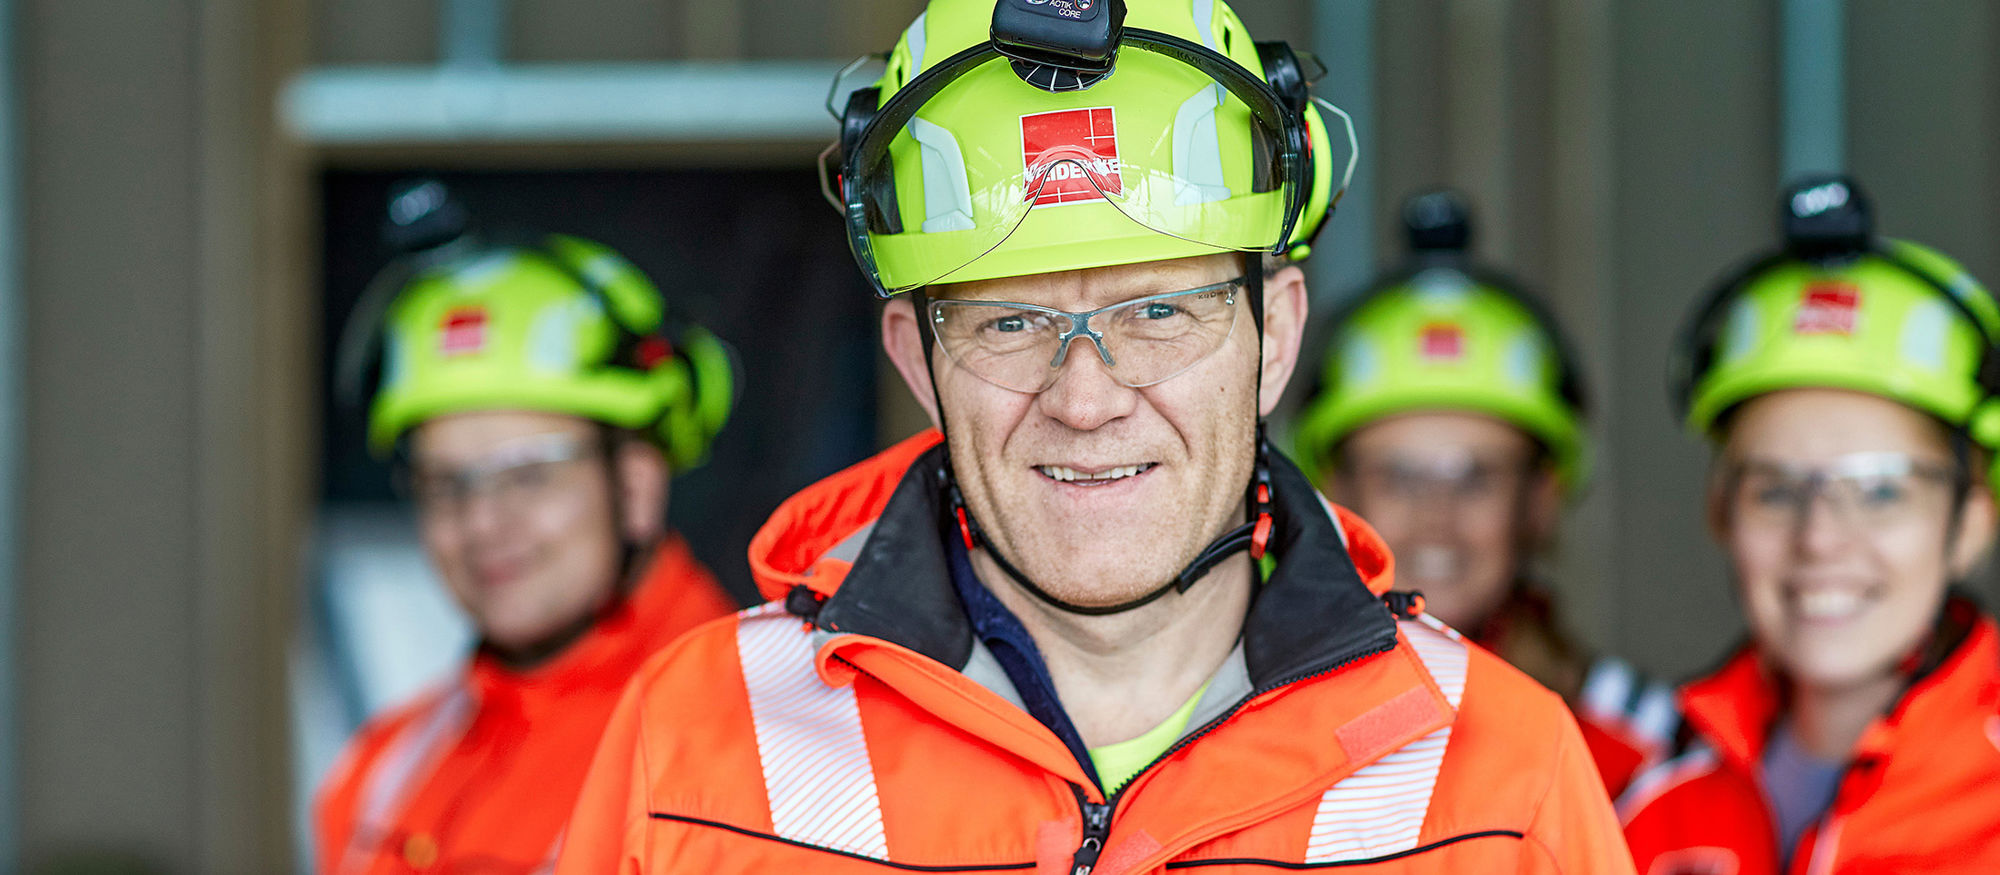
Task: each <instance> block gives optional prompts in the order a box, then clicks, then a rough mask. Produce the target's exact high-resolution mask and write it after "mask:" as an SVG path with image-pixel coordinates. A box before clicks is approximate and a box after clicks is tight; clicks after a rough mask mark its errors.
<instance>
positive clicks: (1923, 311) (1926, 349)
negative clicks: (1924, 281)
mask: <svg viewBox="0 0 2000 875" xmlns="http://www.w3.org/2000/svg"><path fill="white" fill-rule="evenodd" d="M1951 323H1952V310H1951V307H1950V306H1949V305H1947V304H1945V303H1944V302H1943V301H1936V300H1924V301H1919V302H1917V303H1916V305H1914V306H1912V307H1911V308H1910V314H1909V315H1908V316H1906V317H1904V319H1903V336H1902V338H1901V340H1900V341H1899V344H1900V350H1901V355H1902V357H1903V360H1904V361H1907V362H1909V363H1911V364H1914V365H1918V366H1921V367H1924V368H1927V369H1929V370H1933V371H1943V370H1944V351H1945V344H1947V343H1949V342H1950V337H1951Z"/></svg>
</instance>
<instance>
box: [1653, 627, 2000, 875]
mask: <svg viewBox="0 0 2000 875" xmlns="http://www.w3.org/2000/svg"><path fill="white" fill-rule="evenodd" d="M1955 609H1957V610H1963V611H1965V612H1966V613H1968V614H1970V613H1972V609H1971V608H1970V606H1969V605H1967V604H1965V603H1963V602H1960V603H1957V604H1956V608H1955ZM1681 699H1682V709H1683V711H1684V712H1685V713H1686V717H1687V722H1688V725H1689V726H1690V727H1691V728H1692V729H1693V730H1694V736H1693V739H1692V741H1691V743H1690V744H1689V745H1688V746H1687V748H1686V750H1685V752H1683V753H1681V754H1679V755H1678V756H1676V757H1675V758H1673V759H1671V760H1668V761H1667V762H1665V763H1662V764H1661V765H1659V766H1657V767H1655V768H1654V769H1652V770H1650V771H1648V772H1647V773H1646V774H1644V775H1642V776H1641V777H1640V778H1639V779H1638V780H1637V781H1636V782H1634V783H1633V785H1632V789H1631V790H1629V791H1627V793H1626V795H1625V797H1624V798H1623V799H1621V800H1620V801H1619V809H1620V812H1621V814H1622V815H1623V816H1624V819H1625V835H1626V838H1627V839H1629V840H1630V841H1631V843H1632V850H1633V853H1634V855H1635V856H1636V857H1637V860H1638V865H1639V871H1640V872H1643V873H1647V875H1776V873H1779V872H1788V873H1794V875H1874V873H1885V875H1886V873H1902V872H1925V873H1966V875H1971V873H1993V872H2000V634H1996V631H1995V628H1994V624H1993V621H1992V620H1991V619H1989V618H1985V617H1979V618H1978V619H1977V620H1976V621H1975V622H1974V624H1973V626H1972V630H1971V632H1970V633H1969V634H1968V635H1967V636H1966V638H1965V640H1964V641H1963V642H1961V643H1960V644H1958V646H1957V647H1955V648H1954V649H1953V650H1952V651H1951V653H1950V654H1949V655H1948V656H1947V657H1945V659H1944V660H1943V661H1942V662H1940V663H1939V664H1938V666H1937V668H1936V669H1934V670H1932V671H1931V672H1929V673H1928V674H1926V675H1924V676H1922V677H1921V678H1920V679H1918V680H1917V681H1916V682H1915V683H1914V684H1913V685H1912V686H1911V687H1910V689H1909V691H1908V692H1907V693H1905V694H1904V696H1903V698H1902V699H1901V700H1900V701H1898V703H1897V704H1896V705H1895V707H1894V708H1892V709H1891V710H1890V712H1889V713H1888V714H1887V715H1885V716H1883V717H1881V718H1879V719H1877V720H1876V721H1875V722H1874V723H1873V724H1872V725H1870V726H1869V727H1868V729H1867V730H1866V731H1865V732H1864V734H1863V735H1862V737H1861V741H1860V743H1859V744H1857V745H1856V746H1855V749H1854V753H1853V756H1852V758H1851V759H1850V761H1849V765H1848V769H1847V772H1846V774H1845V775H1843V776H1842V778H1841V782H1840V786H1839V789H1838V790H1836V791H1835V795H1834V800H1833V804H1832V806H1831V808H1830V809H1829V810H1828V811H1827V812H1826V814H1825V815H1824V816H1823V817H1822V818H1821V819H1820V820H1819V821H1818V822H1817V824H1816V825H1814V826H1810V827H1808V828H1807V829H1806V832H1805V834H1804V835H1803V836H1801V837H1800V839H1799V844H1798V846H1797V847H1796V848H1794V849H1792V853H1791V862H1790V865H1789V866H1788V867H1787V868H1783V869H1781V868H1780V863H1779V860H1780V854H1779V849H1778V834H1777V833H1778V828H1777V825H1776V824H1777V818H1776V816H1775V815H1774V814H1772V812H1771V809H1770V805H1769V803H1768V802H1766V801H1765V800H1766V797H1765V790H1764V789H1763V785H1762V778H1761V771H1760V768H1759V764H1760V763H1761V762H1762V760H1763V754H1764V745H1765V742H1766V740H1767V739H1768V737H1769V734H1770V729H1771V727H1772V726H1773V725H1774V724H1775V723H1776V722H1777V720H1778V719H1779V716H1780V707H1781V706H1780V693H1779V685H1778V683H1777V681H1776V679H1774V678H1773V677H1772V676H1771V673H1770V672H1769V671H1768V670H1767V669H1766V668H1765V667H1764V665H1763V664H1762V660H1761V659H1759V658H1758V656H1757V654H1756V653H1755V652H1754V651H1753V650H1745V651H1743V652H1741V653H1739V654H1737V655H1736V656H1735V657H1734V658H1732V659H1731V660H1730V661H1729V663H1728V664H1727V665H1726V666H1724V667H1723V669H1722V670H1721V671H1720V672H1717V673H1716V674H1714V675H1711V676H1709V677H1708V678H1705V679H1703V680H1700V681H1697V682H1695V683H1693V684H1691V685H1689V686H1688V687H1687V688H1686V689H1685V690H1683V691H1682V694H1681Z"/></svg>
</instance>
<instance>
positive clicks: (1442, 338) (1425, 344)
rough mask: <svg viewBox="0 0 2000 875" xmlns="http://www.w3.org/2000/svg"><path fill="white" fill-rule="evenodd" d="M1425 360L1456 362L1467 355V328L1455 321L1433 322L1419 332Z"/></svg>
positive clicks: (1419, 344) (1419, 345) (1419, 346)
mask: <svg viewBox="0 0 2000 875" xmlns="http://www.w3.org/2000/svg"><path fill="white" fill-rule="evenodd" d="M1418 349H1419V351H1420V352H1421V354H1422V355H1423V358H1424V361H1429V362H1437V361H1450V362H1455V361H1458V360H1459V359H1462V358H1464V357H1465V329H1464V328H1461V327H1459V325H1458V324H1457V323H1454V322H1433V323H1431V324H1429V325H1426V326H1424V330H1423V331H1422V332H1421V333H1420V334H1418Z"/></svg>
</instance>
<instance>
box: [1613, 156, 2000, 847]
mask: <svg viewBox="0 0 2000 875" xmlns="http://www.w3.org/2000/svg"><path fill="white" fill-rule="evenodd" d="M1783 218H1784V226H1785V246H1784V248H1783V249H1782V250H1781V251H1780V252H1778V253H1776V254H1774V255H1771V256H1767V257H1765V258H1762V259H1759V260H1758V261H1756V262H1755V263H1753V264H1752V265H1751V266H1750V267H1748V268H1747V269H1744V270H1742V271H1740V272H1738V273H1736V274H1734V275H1732V276H1731V277H1730V278H1729V279H1727V280H1725V281H1724V282H1722V283H1721V284H1720V285H1719V286H1718V287H1717V288H1716V289H1715V290H1714V291H1713V292H1712V293H1711V294H1710V295H1709V296H1708V298H1707V299H1706V301H1704V302H1702V303H1700V304H1699V305H1698V306H1697V307H1696V309H1695V310H1694V313H1693V315H1692V317H1691V318H1690V320H1689V322H1688V324H1687V325H1686V326H1685V327H1684V329H1683V333H1682V336H1681V342H1680V346H1679V349H1678V355H1679V366H1678V367H1677V369H1676V395H1677V397H1676V399H1675V400H1676V401H1677V402H1679V404H1680V406H1681V410H1682V412H1683V414H1684V415H1685V417H1686V422H1687V425H1688V427H1689V428H1690V429H1692V430H1693V431H1695V432H1697V433H1699V434H1702V435H1705V436H1707V437H1708V438H1709V439H1710V440H1712V441H1713V444H1714V447H1715V454H1714V461H1713V463H1712V465H1711V473H1710V479H1709V488H1708V507H1707V516H1708V522H1709V527H1710V529H1711V531H1712V532H1713V533H1714V536H1715V539H1716V540H1717V542H1719V543H1720V544H1721V545H1722V547H1723V549H1724V550H1725V551H1726V552H1727V553H1728V555H1729V560H1730V564H1731V566H1732V570H1733V574H1734V577H1735V587H1734V589H1735V596H1736V600H1737V602H1738V604H1739V606H1740V607H1741V609H1742V611H1743V616H1744V619H1745V621H1746V622H1747V623H1748V626H1749V631H1750V640H1749V642H1748V643H1747V644H1746V645H1744V646H1743V647H1742V648H1741V649H1740V650H1739V651H1738V652H1737V653H1736V654H1735V655H1733V656H1731V657H1730V658H1729V659H1728V661H1727V662H1726V663H1724V664H1723V666H1722V668H1721V669H1720V670H1719V671H1717V672H1715V673H1714V674H1711V675H1709V676H1707V677H1705V678H1703V679H1701V680H1698V681H1696V682H1694V683H1693V684H1690V685H1689V686H1687V687H1686V688H1685V689H1683V691H1682V693H1681V700H1682V709H1683V711H1684V713H1685V714H1686V720H1687V723H1688V726H1689V727H1690V728H1691V730H1692V732H1691V733H1688V738H1687V740H1686V746H1685V749H1684V751H1682V752H1680V753H1679V754H1678V755H1677V756H1676V757H1675V758H1674V759H1672V760H1670V761H1668V762H1666V763H1663V764H1662V765H1660V766H1658V767H1656V768H1654V769H1653V770H1651V771H1649V772H1648V773H1647V774H1645V775H1643V776H1641V777H1640V778H1639V779H1638V780H1637V781H1636V782H1635V783H1634V784H1633V787H1632V789H1631V790H1630V791H1629V792H1628V794H1627V796H1626V797H1625V798H1624V799H1623V800H1621V811H1622V813H1623V816H1624V819H1625V824H1626V835H1627V836H1628V838H1629V839H1630V840H1631V844H1632V849H1633V851H1634V853H1635V854H1636V855H1637V857H1638V862H1639V868H1640V871H1642V872H1649V873H1658V875H1681V873H1687V875H1695V873H1704V875H1705V873H1740V875H1764V873H1779V872H1792V873H1823V872H1824V873H1837V872H1965V873H1971V872H1981V873H1987V872H1996V871H2000V717H1996V711H1997V710H2000V635H1996V631H1995V626H1994V622H1993V620H1992V619H1991V618H1990V617H1989V616H1987V615H1986V614H1984V613H1983V612H1982V611H1981V610H1980V608H1979V607H1978V606H1976V605H1975V604H1974V603H1973V602H1972V601H1971V599H1970V598H1968V597H1967V596H1965V595H1963V594H1962V593H1961V592H1960V591H1958V590H1957V589H1956V588H1955V587H1954V586H1953V585H1954V584H1955V583H1958V582H1961V581H1964V580H1965V579H1967V577H1968V576H1969V575H1971V574H1972V573H1973V572H1974V571H1975V569H1976V568H1977V567H1978V566H1979V564H1980V562H1981V560H1982V558H1983V556H1984V554H1985V553H1986V551H1987V550H1988V548H1989V547H1990V546H1991V545H1992V541H1993V536H1994V501H1993V492H1992V490H1993V488H1994V485H1995V483H1996V482H2000V480H1996V475H2000V469H1996V468H1994V467H1993V462H1992V459H1993V451H1994V448H1995V446H1996V443H2000V406H1996V402H1995V399H1994V394H1995V391H1996V389H2000V385H1996V383H2000V371H1997V370H1996V359H1995V354H1996V353H1995V349H1994V344H1993V338H1994V331H1995V329H1996V327H2000V309H1996V308H1995V306H1994V301H1993V299H1992V298H1991V297H1990V296H1989V295H1988V293H1987V292H1986V290H1985V289H1984V288H1982V287H1981V286H1980V285H1979V284H1978V283H1977V282H1976V281H1974V280H1973V279H1972V277H1970V276H1969V275H1967V274H1966V273H1965V271H1964V270H1962V269H1961V268H1960V267H1959V266H1958V265H1957V264H1955V263H1953V262H1952V261H1950V260H1949V259H1947V258H1945V257H1944V256H1942V255H1940V254H1939V253H1937V252H1935V251H1933V250H1930V249H1927V248H1924V247H1922V246H1918V245H1915V244H1912V243H1906V242H1903V241H1898V240H1889V239H1883V238H1878V237H1876V236H1875V235H1874V233H1873V228H1872V218H1871V215H1870V209H1869V205H1868V202H1867V200H1866V199H1865V198H1864V197H1863V195H1862V193H1861V192H1860V190H1858V189H1857V188H1855V187H1854V184H1853V183H1852V182H1851V181H1849V180H1846V179H1842V178H1836V177H1824V178H1816V179H1811V180H1806V181H1804V182H1802V183H1800V184H1799V185H1797V186H1795V187H1794V188H1792V189H1790V190H1789V191H1787V192H1786V193H1785V198H1784V201H1783Z"/></svg>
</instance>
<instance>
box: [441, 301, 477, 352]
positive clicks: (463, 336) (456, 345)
mask: <svg viewBox="0 0 2000 875" xmlns="http://www.w3.org/2000/svg"><path fill="white" fill-rule="evenodd" d="M442 327H443V330H442V331H440V332H439V334H438V354H439V355H446V356H453V355H465V354H467V353H475V352H479V351H480V350H483V349H485V348H486V308H484V307H459V308H456V309H453V310H451V311H450V312H448V313H445V314H444V325H443V326H442Z"/></svg>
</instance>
